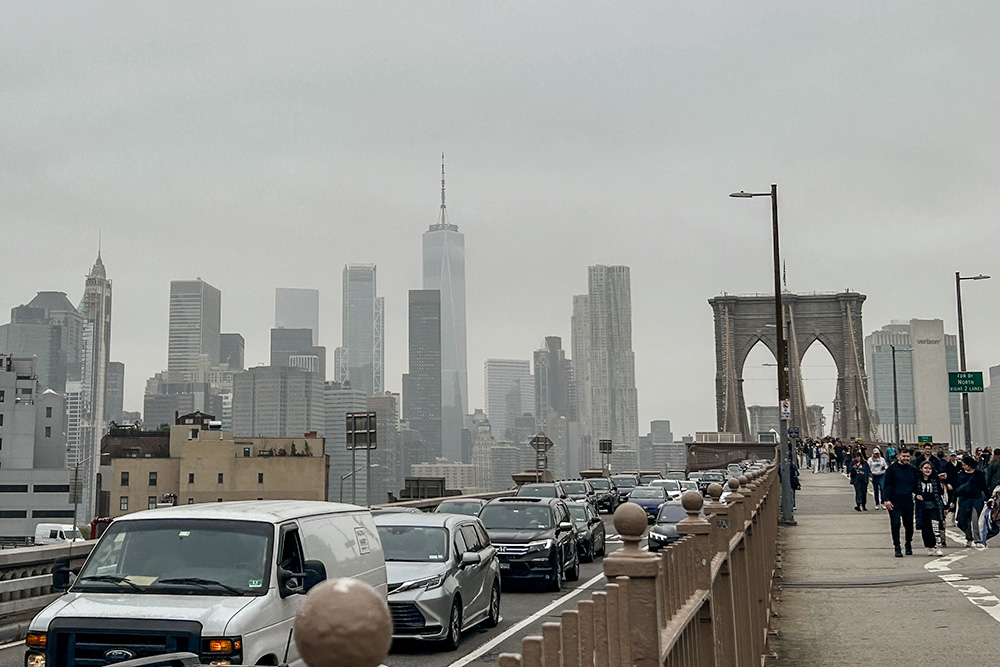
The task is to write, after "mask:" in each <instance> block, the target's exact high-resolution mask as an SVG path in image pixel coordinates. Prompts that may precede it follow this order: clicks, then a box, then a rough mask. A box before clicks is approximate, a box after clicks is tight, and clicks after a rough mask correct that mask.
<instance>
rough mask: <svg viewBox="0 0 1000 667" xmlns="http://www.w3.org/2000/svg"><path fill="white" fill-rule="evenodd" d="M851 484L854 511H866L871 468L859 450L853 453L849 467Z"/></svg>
mask: <svg viewBox="0 0 1000 667" xmlns="http://www.w3.org/2000/svg"><path fill="white" fill-rule="evenodd" d="M849 472H850V476H851V485H852V486H853V487H854V511H855V512H861V511H862V510H864V511H865V512H867V511H868V478H869V477H871V475H872V473H871V470H869V468H868V462H867V461H865V459H864V457H863V456H862V454H861V452H856V453H855V454H854V463H853V464H852V465H851V467H850V471H849Z"/></svg>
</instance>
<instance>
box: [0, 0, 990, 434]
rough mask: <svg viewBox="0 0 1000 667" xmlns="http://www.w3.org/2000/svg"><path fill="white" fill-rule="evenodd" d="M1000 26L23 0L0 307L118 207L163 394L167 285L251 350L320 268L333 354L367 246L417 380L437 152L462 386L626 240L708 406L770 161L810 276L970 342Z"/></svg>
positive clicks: (395, 357) (123, 307) (797, 284)
mask: <svg viewBox="0 0 1000 667" xmlns="http://www.w3.org/2000/svg"><path fill="white" fill-rule="evenodd" d="M998 25H1000V3H997V2H995V0H984V1H982V2H940V1H934V2H930V1H919V0H906V1H900V2H876V3H871V2H860V1H859V2H854V1H850V2H829V1H825V2H812V1H804V0H794V1H788V2H753V3H744V2H642V3H640V2H634V3H596V2H546V3H537V2H502V3H501V2H491V3H486V2H467V1H464V2H429V1H426V0H421V1H420V2H410V3H404V2H395V3H381V2H351V3H344V2H341V3H333V2H313V3H310V2H294V3H277V2H267V3H265V2H256V3H253V2H240V3H235V2H231V3H223V2H209V3H206V2H201V1H199V2H161V3H134V2H100V3H96V2H86V3H85V2H79V3H76V2H73V3H52V2H10V1H8V2H3V3H2V4H0V228H2V230H3V235H2V242H3V244H4V245H5V246H6V247H7V251H6V252H5V253H4V254H3V261H2V262H0V313H6V312H7V311H8V310H9V309H10V308H11V307H12V306H16V305H18V304H20V303H25V302H27V301H28V300H30V299H31V298H32V296H33V295H34V294H35V292H36V291H39V290H60V291H65V292H67V293H68V295H69V297H70V299H71V300H73V301H74V302H75V301H77V300H78V299H79V298H80V295H81V294H82V289H83V276H84V274H85V273H86V272H87V270H88V269H89V267H90V265H91V264H92V263H93V260H94V257H95V255H96V252H97V236H98V229H99V228H100V229H102V230H103V237H104V245H103V257H104V261H105V264H106V265H107V267H108V275H109V276H110V277H111V278H112V279H113V281H114V321H113V328H112V358H113V359H115V360H121V361H124V362H125V364H126V380H127V382H126V392H127V393H126V397H125V406H126V409H141V405H142V391H143V386H144V383H145V380H146V378H148V377H149V376H150V375H152V374H153V373H155V372H157V371H159V370H161V369H163V368H164V367H165V366H166V347H167V314H168V313H167V310H168V293H169V281H170V280H171V279H182V278H194V277H201V278H203V279H205V280H206V281H208V282H210V283H211V284H213V285H215V286H216V287H218V288H219V289H221V290H222V295H223V300H222V321H223V330H224V331H238V332H240V333H242V334H243V335H244V337H245V338H246V341H247V360H248V362H249V363H250V364H256V363H257V362H260V361H263V362H265V363H266V362H267V356H268V330H269V328H270V327H271V326H272V325H273V307H274V288H275V287H276V286H286V287H313V288H318V289H320V290H321V300H322V301H321V331H320V342H321V343H322V344H324V345H326V346H327V347H328V348H331V349H332V348H333V347H336V346H337V345H339V344H340V309H341V304H340V292H341V271H342V269H343V266H344V264H345V263H347V262H375V263H377V264H378V271H379V276H378V278H379V288H380V291H381V293H382V294H383V295H384V296H385V300H386V308H387V331H386V355H387V364H386V378H387V381H386V384H387V386H388V388H390V389H393V390H396V391H398V390H399V388H400V374H401V373H402V372H403V371H404V370H405V367H406V291H407V290H408V289H411V288H419V287H420V280H421V279H420V275H421V273H420V235H421V233H422V232H423V231H424V230H425V229H426V228H427V226H428V225H429V224H431V223H433V222H435V221H436V217H437V212H438V211H437V209H438V203H439V193H438V189H439V183H438V181H439V178H440V176H439V159H440V153H441V151H442V150H444V151H446V152H447V154H448V172H449V175H448V209H449V214H450V218H451V221H452V222H453V223H455V224H457V225H459V227H460V229H461V230H462V231H463V232H464V233H465V235H466V248H467V283H468V301H469V307H468V331H469V375H470V378H469V385H470V393H471V397H470V399H471V400H470V406H481V405H482V402H483V399H482V393H483V388H482V364H483V361H484V360H485V359H486V358H490V357H501V358H530V354H531V351H532V350H534V349H536V348H537V347H538V346H539V344H540V343H541V341H542V338H543V337H544V336H546V335H561V336H563V338H564V347H566V348H569V318H570V312H571V298H572V296H573V295H574V294H578V293H582V292H585V291H586V287H587V282H586V269H587V266H588V265H591V264H598V263H601V264H626V265H629V266H630V267H631V268H632V308H633V337H634V339H633V345H634V349H635V356H636V375H637V379H638V388H639V404H640V430H641V432H645V431H646V427H647V426H648V424H647V422H648V421H649V420H650V419H660V418H667V419H671V420H672V421H673V424H674V432H675V434H677V435H680V434H685V433H691V432H694V431H695V430H712V429H714V428H715V407H714V374H715V360H714V351H713V325H712V311H711V308H710V307H709V306H708V304H707V299H709V298H710V297H712V296H714V295H717V294H719V293H721V292H723V291H727V292H730V293H743V292H757V291H761V292H770V291H772V282H771V281H772V274H771V256H770V248H771V246H770V211H769V207H768V203H767V200H737V199H730V198H729V197H727V195H728V194H729V193H730V192H732V191H734V190H740V189H747V190H751V189H753V190H766V189H767V188H768V186H769V184H770V183H772V182H776V183H778V184H779V192H780V199H781V211H780V215H781V223H782V245H783V252H784V256H785V258H786V259H787V272H788V287H789V289H791V290H793V291H813V290H819V291H834V290H841V289H844V288H851V289H853V290H856V291H860V292H863V293H865V294H867V295H868V301H867V302H866V304H865V312H864V328H865V332H866V333H868V332H870V331H872V330H874V329H877V328H879V327H881V326H882V325H883V324H884V323H886V322H887V321H888V320H890V319H894V318H903V319H909V318H911V317H928V318H930V317H938V318H942V319H944V320H945V326H946V330H947V331H949V332H951V333H954V332H955V330H956V325H955V319H956V317H955V303H954V271H956V270H961V271H963V272H969V273H979V272H984V273H993V274H998V273H1000V271H998V270H997V266H996V264H997V257H998V249H1000V248H998V246H1000V243H998V240H1000V233H998V227H997V222H996V218H997V213H998V211H1000V188H998V187H997V184H998V181H1000V150H998V147H1000V124H998V122H997V112H998V108H1000V74H998V71H1000V70H998V63H1000V41H998V40H997V39H996V30H997V26H998ZM998 296H1000V275H998V276H997V278H995V279H994V280H992V281H987V282H985V283H976V284H975V285H971V284H967V287H966V291H965V302H966V303H965V305H966V330H967V340H968V347H969V365H970V368H973V369H985V367H986V366H988V365H991V364H996V363H1000V349H998V347H997V344H996V340H997V336H996V332H997V330H998V327H1000V313H998V312H997V308H996V304H997V303H998ZM2 321H7V319H6V315H4V316H3V318H2ZM808 360H809V363H808V365H809V368H806V369H805V370H804V373H805V377H806V379H807V380H809V382H808V383H807V386H806V391H807V394H808V397H807V398H808V399H809V400H810V401H811V402H820V403H824V404H827V405H828V406H829V403H830V401H831V400H832V397H833V383H832V381H828V380H826V379H824V378H830V377H831V376H832V375H834V374H835V372H834V371H833V369H832V368H829V365H830V364H831V363H832V362H831V361H830V358H829V356H828V355H826V353H825V352H822V353H818V354H816V353H815V351H811V353H810V356H809V357H808ZM751 361H752V362H753V364H754V365H755V368H754V369H749V368H748V373H747V377H748V383H747V397H748V401H749V402H755V401H758V400H759V401H762V402H773V398H772V396H773V394H774V391H775V386H776V385H775V382H774V381H773V380H770V379H769V378H771V377H772V376H773V371H774V369H773V368H763V367H760V368H758V367H757V366H756V365H757V364H759V363H760V362H761V361H762V360H761V358H759V356H758V355H756V353H755V355H754V356H752V358H751ZM765 361H766V359H765ZM824 364H825V365H826V367H824ZM754 373H756V374H757V375H754ZM813 387H816V388H817V389H816V390H815V391H812V389H813ZM827 413H828V414H829V407H828V409H827Z"/></svg>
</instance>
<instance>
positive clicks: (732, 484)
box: [726, 477, 740, 491]
mask: <svg viewBox="0 0 1000 667" xmlns="http://www.w3.org/2000/svg"><path fill="white" fill-rule="evenodd" d="M726 485H727V486H728V487H729V490H730V491H736V490H737V489H739V488H740V480H738V479H736V478H735V477H730V478H729V481H728V482H726Z"/></svg>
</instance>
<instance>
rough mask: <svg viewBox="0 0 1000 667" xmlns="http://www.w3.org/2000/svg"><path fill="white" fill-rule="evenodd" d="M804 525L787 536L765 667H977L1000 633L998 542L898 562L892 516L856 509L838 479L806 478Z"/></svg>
mask: <svg viewBox="0 0 1000 667" xmlns="http://www.w3.org/2000/svg"><path fill="white" fill-rule="evenodd" d="M801 480H802V489H801V490H800V491H798V493H797V505H798V507H797V510H796V514H795V519H796V521H797V522H798V525H797V526H793V527H786V528H782V529H781V553H782V563H781V575H782V579H781V580H780V586H781V588H780V591H779V593H778V598H779V600H780V601H779V602H778V603H777V608H776V613H777V618H774V619H773V622H772V630H773V631H775V632H776V634H775V636H773V637H772V638H771V639H772V641H771V645H770V647H771V650H772V652H773V656H772V657H771V658H769V659H768V660H767V662H766V664H767V666H768V667H793V666H794V667H803V666H806V665H808V666H809V667H842V666H843V665H859V664H875V665H883V666H889V667H891V666H895V665H899V666H912V665H934V664H945V665H980V664H990V663H991V661H992V660H993V659H994V657H995V651H996V643H995V642H996V636H997V633H998V631H1000V625H998V623H1000V538H995V539H994V540H993V541H991V544H993V545H994V546H992V547H991V548H989V549H986V550H984V551H979V550H976V549H966V548H964V544H965V541H964V538H963V537H962V535H961V531H959V530H958V529H957V528H956V527H954V526H949V528H948V531H947V533H948V544H949V545H950V546H949V547H946V548H945V549H944V556H943V557H940V558H936V557H933V556H927V555H926V549H924V548H923V544H922V542H921V541H920V534H919V531H917V534H916V535H914V543H913V551H914V555H913V556H905V557H903V558H895V557H894V556H893V550H892V538H891V536H890V533H889V517H888V513H887V512H886V511H884V510H883V511H876V510H875V509H874V506H875V503H874V501H873V500H872V499H871V498H869V503H868V508H869V511H868V512H860V513H859V512H855V511H854V489H853V488H852V487H851V485H850V484H849V483H848V481H847V479H846V477H845V476H844V475H842V474H839V473H826V474H822V473H821V474H812V473H810V472H804V473H803V474H802V476H801Z"/></svg>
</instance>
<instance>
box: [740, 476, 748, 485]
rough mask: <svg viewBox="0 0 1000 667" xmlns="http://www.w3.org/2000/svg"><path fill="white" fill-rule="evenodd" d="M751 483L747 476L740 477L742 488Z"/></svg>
mask: <svg viewBox="0 0 1000 667" xmlns="http://www.w3.org/2000/svg"><path fill="white" fill-rule="evenodd" d="M749 483H750V478H749V477H747V476H746V475H740V486H746V485H747V484H749Z"/></svg>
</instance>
